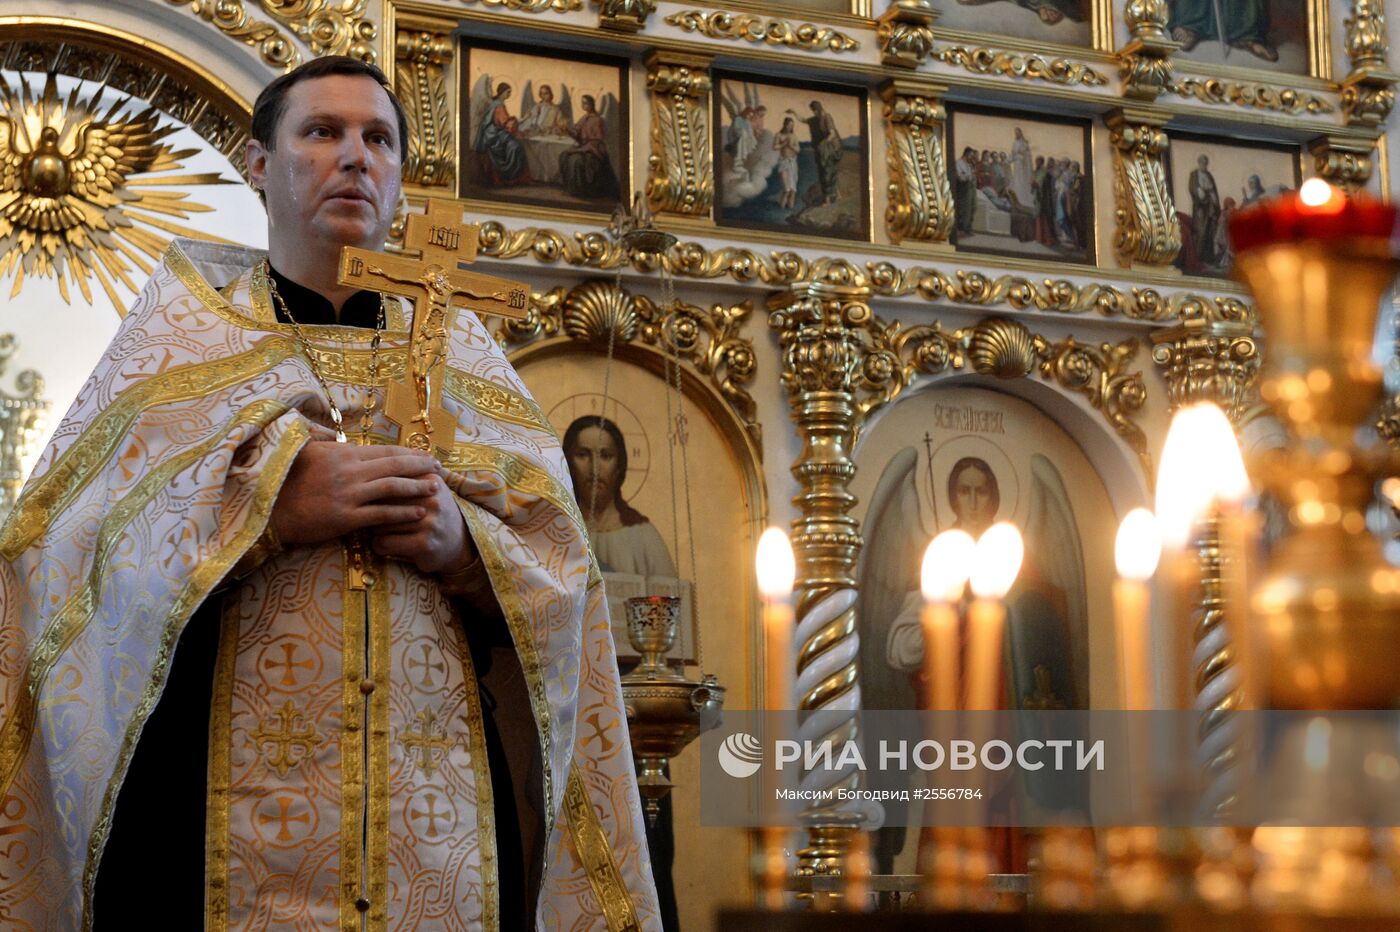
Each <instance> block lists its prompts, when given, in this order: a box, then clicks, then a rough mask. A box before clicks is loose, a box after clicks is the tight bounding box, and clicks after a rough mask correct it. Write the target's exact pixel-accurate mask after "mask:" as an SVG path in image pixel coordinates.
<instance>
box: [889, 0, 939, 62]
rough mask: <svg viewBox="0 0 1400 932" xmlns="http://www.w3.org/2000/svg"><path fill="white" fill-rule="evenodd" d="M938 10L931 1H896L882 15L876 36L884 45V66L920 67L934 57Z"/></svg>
mask: <svg viewBox="0 0 1400 932" xmlns="http://www.w3.org/2000/svg"><path fill="white" fill-rule="evenodd" d="M937 19H938V10H936V9H934V7H933V6H932V5H931V4H930V3H929V2H928V0H894V2H893V3H891V4H890V6H889V9H887V10H885V12H884V13H882V14H880V19H879V25H878V26H877V27H876V30H875V37H876V39H877V40H878V41H879V43H880V63H881V64H883V65H893V66H894V67H896V68H917V67H919V66H920V65H922V64H923V63H924V59H926V58H928V57H929V56H930V55H932V54H933V24H934V22H935V21H936V20H937Z"/></svg>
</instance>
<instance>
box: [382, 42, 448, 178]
mask: <svg viewBox="0 0 1400 932" xmlns="http://www.w3.org/2000/svg"><path fill="white" fill-rule="evenodd" d="M453 54H454V43H453V41H452V36H451V35H450V34H449V32H445V31H443V30H442V29H441V28H440V27H437V28H432V29H415V28H413V27H412V26H411V25H406V24H404V23H402V22H401V23H399V25H398V29H397V34H396V35H395V36H394V93H395V94H397V95H398V98H399V100H401V101H403V104H404V110H405V111H406V112H407V114H408V158H407V159H406V160H405V161H404V166H403V180H404V183H405V184H413V185H420V186H422V187H425V188H448V189H451V188H452V187H453V185H454V182H455V181H456V178H457V144H456V141H455V139H454V137H453V122H454V121H453V110H454V107H453V102H454V98H455V97H456V93H455V88H454V86H453V85H454V82H453V81H452V57H453Z"/></svg>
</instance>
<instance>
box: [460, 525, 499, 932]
mask: <svg viewBox="0 0 1400 932" xmlns="http://www.w3.org/2000/svg"><path fill="white" fill-rule="evenodd" d="M458 502H459V503H460V502H461V499H458ZM449 627H450V628H451V629H452V631H453V633H454V635H455V636H456V641H457V646H458V650H459V651H460V652H461V656H462V680H463V681H464V682H465V683H466V692H465V695H464V697H463V699H464V701H465V702H466V706H467V742H468V747H467V752H468V754H469V755H470V756H471V768H472V774H473V776H474V777H475V778H476V837H477V850H478V851H479V852H480V857H481V927H482V928H483V929H499V928H500V925H501V888H500V850H499V847H498V845H497V843H496V788H495V786H494V785H493V784H492V783H491V761H490V759H489V758H488V756H487V751H486V731H485V729H486V719H485V715H484V713H483V712H482V709H481V693H480V692H479V691H478V690H479V686H478V680H477V676H476V665H475V664H474V663H472V652H471V645H470V643H469V642H468V641H467V636H466V629H465V628H464V627H462V625H449Z"/></svg>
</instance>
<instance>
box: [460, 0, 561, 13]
mask: <svg viewBox="0 0 1400 932" xmlns="http://www.w3.org/2000/svg"><path fill="white" fill-rule="evenodd" d="M462 2H463V3H469V4H476V3H480V4H481V5H482V6H486V7H500V8H502V9H506V10H518V11H519V12H521V13H547V12H550V11H551V10H552V11H553V12H555V13H572V12H574V11H575V10H581V9H583V0H462Z"/></svg>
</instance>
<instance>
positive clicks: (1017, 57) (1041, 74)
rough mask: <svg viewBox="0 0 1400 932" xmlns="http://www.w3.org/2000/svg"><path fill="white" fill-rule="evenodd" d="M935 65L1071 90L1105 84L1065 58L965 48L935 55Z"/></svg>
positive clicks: (1086, 68) (1090, 70) (1100, 77)
mask: <svg viewBox="0 0 1400 932" xmlns="http://www.w3.org/2000/svg"><path fill="white" fill-rule="evenodd" d="M937 58H938V60H939V61H941V62H944V63H945V64H949V65H958V66H961V67H962V68H965V69H966V70H968V71H971V72H973V73H974V74H999V75H1004V76H1005V77H1008V78H1025V79H1026V80H1030V81H1048V82H1049V83H1051V84H1062V85H1065V86H1070V87H1072V86H1074V85H1076V84H1086V85H1090V86H1098V85H1101V84H1107V83H1108V78H1106V77H1104V76H1103V75H1102V74H1100V73H1099V72H1097V71H1095V70H1094V69H1093V68H1090V67H1089V66H1088V65H1085V64H1082V63H1080V62H1074V61H1070V60H1069V59H1067V58H1056V59H1047V58H1044V57H1042V56H1040V55H1033V54H1029V53H1021V52H1008V51H1003V50H999V49H988V48H969V47H968V46H965V45H953V46H949V47H948V48H945V49H942V50H941V51H939V52H938V55H937Z"/></svg>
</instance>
